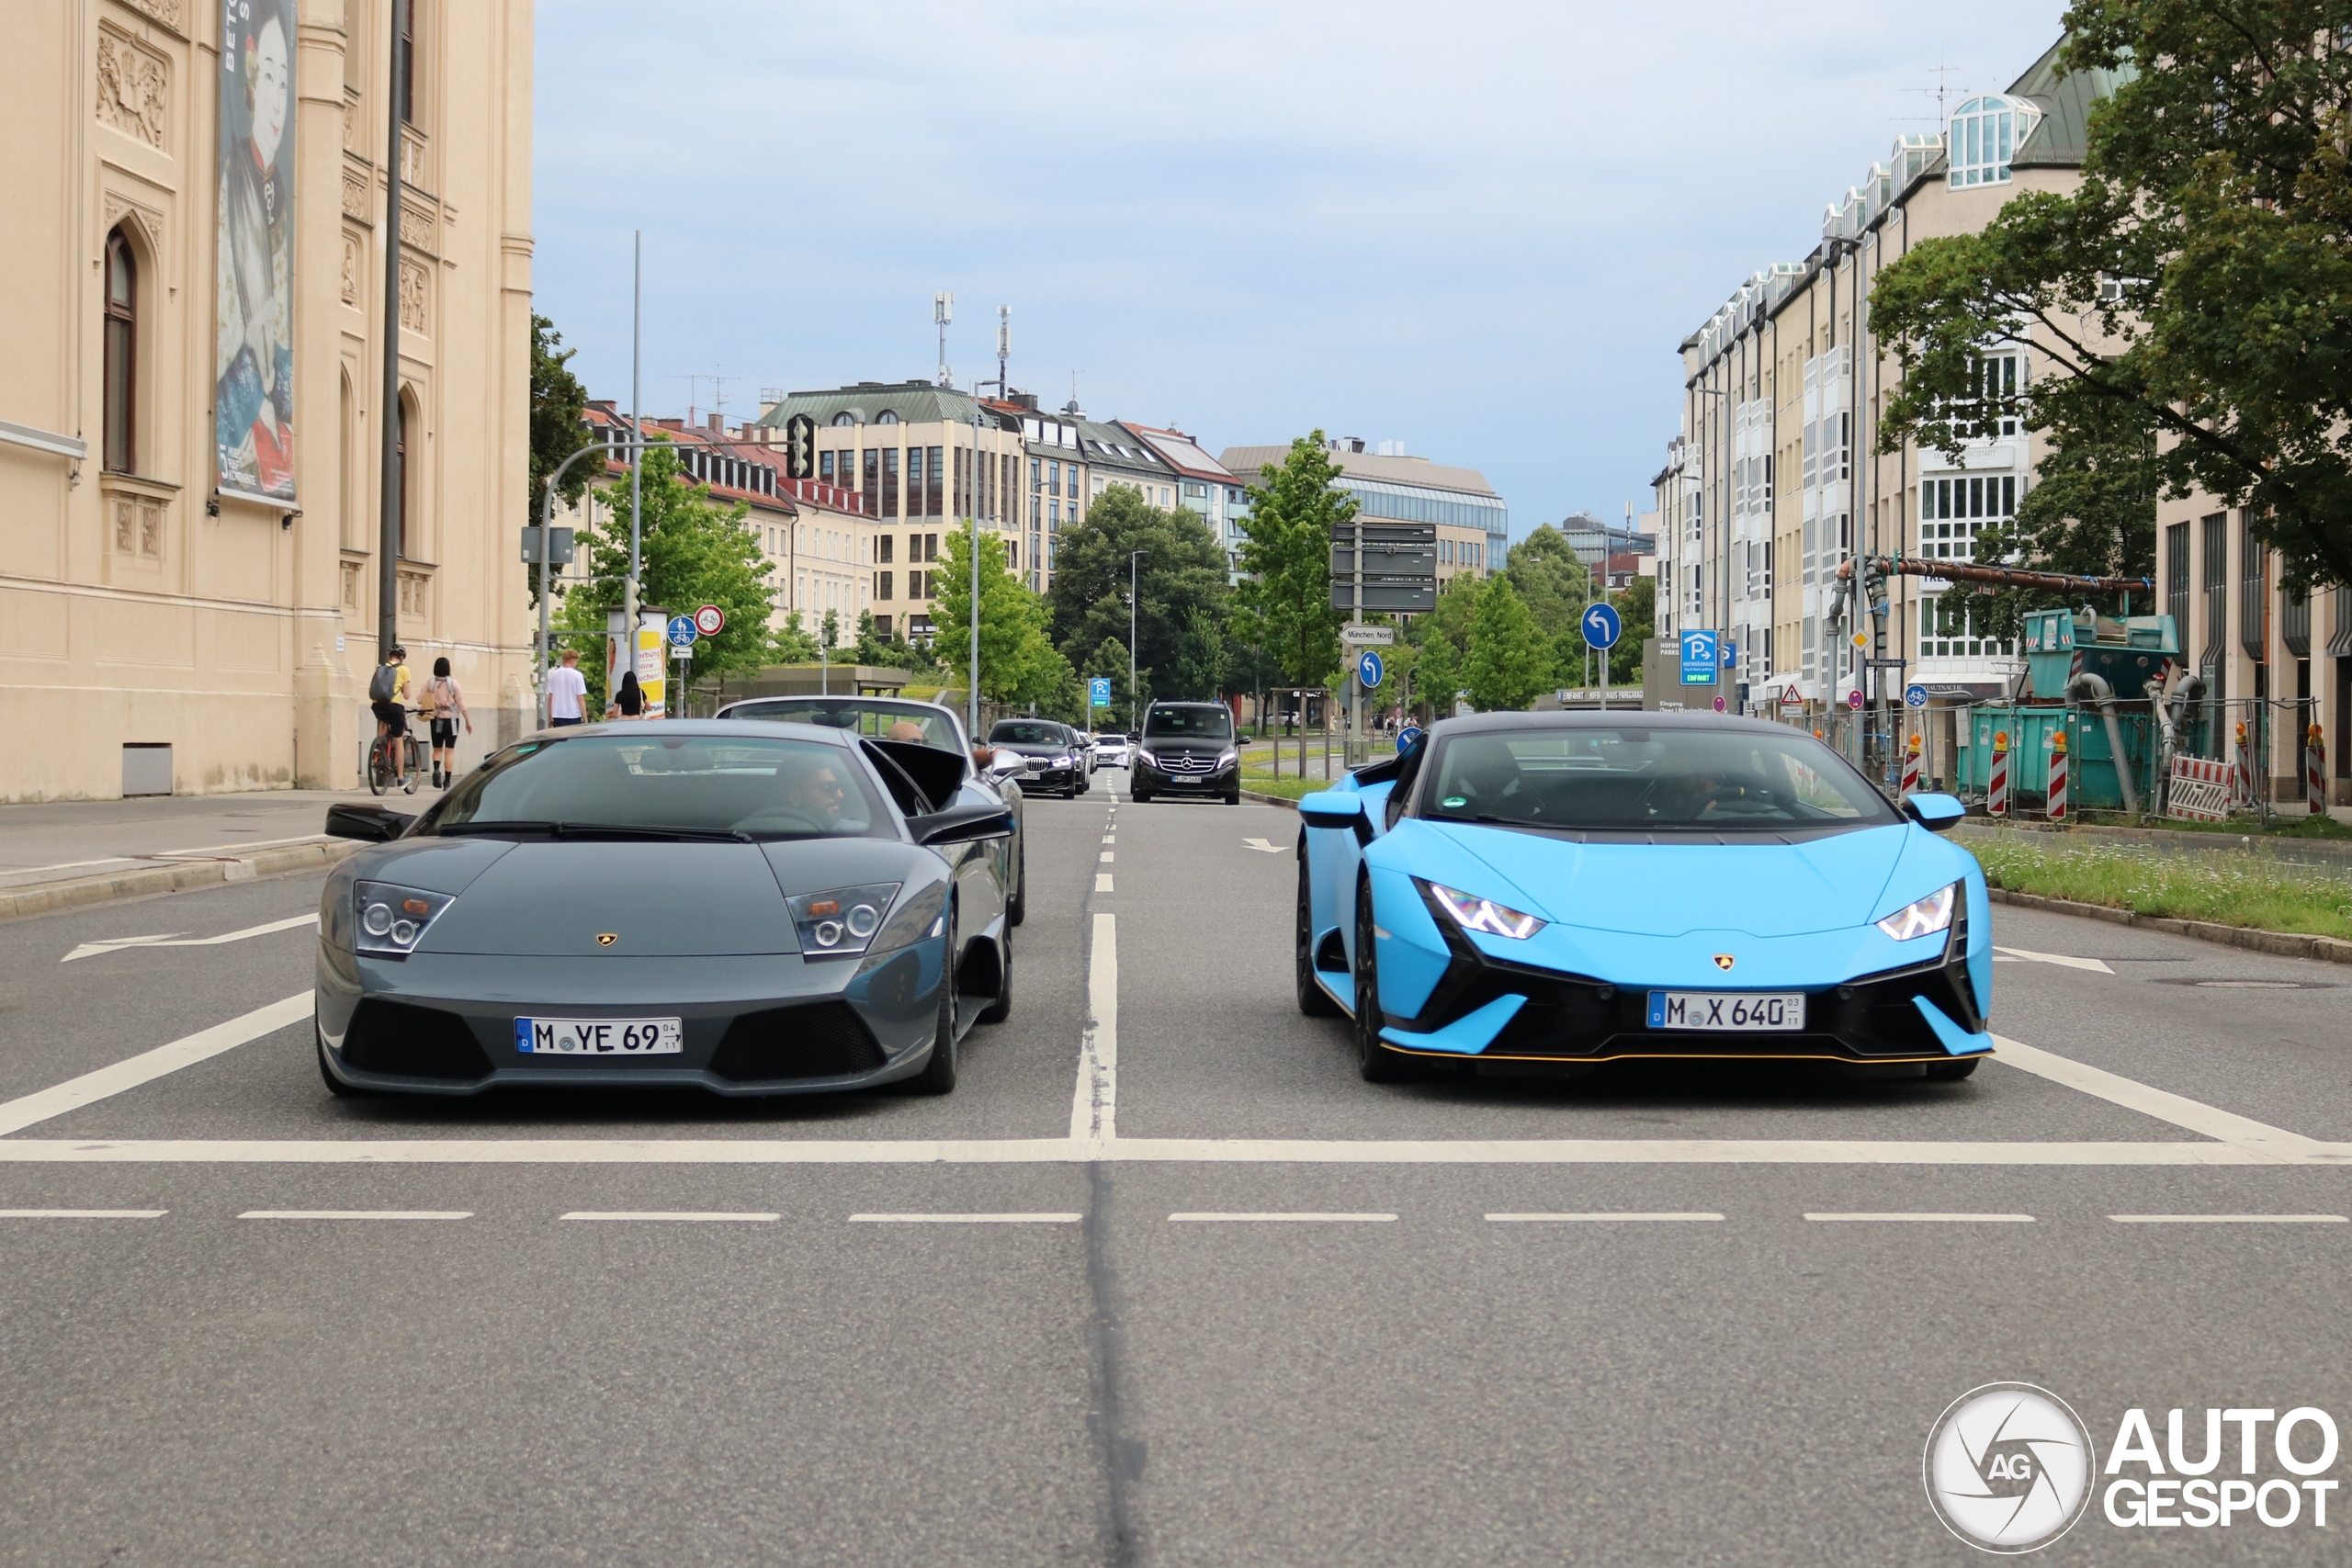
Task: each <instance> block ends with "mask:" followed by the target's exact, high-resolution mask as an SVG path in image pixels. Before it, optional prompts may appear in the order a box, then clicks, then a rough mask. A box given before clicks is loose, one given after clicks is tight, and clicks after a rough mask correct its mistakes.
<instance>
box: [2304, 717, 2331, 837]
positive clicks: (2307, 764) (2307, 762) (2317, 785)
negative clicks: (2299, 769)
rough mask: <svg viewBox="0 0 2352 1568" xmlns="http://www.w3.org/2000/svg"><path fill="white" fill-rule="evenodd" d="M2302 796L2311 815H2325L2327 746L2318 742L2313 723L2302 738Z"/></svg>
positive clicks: (2318, 735)
mask: <svg viewBox="0 0 2352 1568" xmlns="http://www.w3.org/2000/svg"><path fill="white" fill-rule="evenodd" d="M2303 739H2304V745H2303V797H2304V799H2305V800H2306V801H2308V802H2309V803H2310V806H2311V808H2312V816H2314V817H2324V816H2326V815H2327V748H2326V747H2324V746H2323V745H2322V744H2321V743H2320V732H2319V726H2318V725H2316V724H2314V725H2312V727H2311V730H2310V732H2309V733H2308V734H2306V735H2305V736H2304V738H2303Z"/></svg>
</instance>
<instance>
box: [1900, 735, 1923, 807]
mask: <svg viewBox="0 0 2352 1568" xmlns="http://www.w3.org/2000/svg"><path fill="white" fill-rule="evenodd" d="M1918 788H1919V738H1918V737H1917V735H1914V736H1913V737H1911V740H1910V744H1908V745H1906V746H1905V747H1904V749H1903V793H1904V794H1905V795H1915V794H1917V792H1918Z"/></svg>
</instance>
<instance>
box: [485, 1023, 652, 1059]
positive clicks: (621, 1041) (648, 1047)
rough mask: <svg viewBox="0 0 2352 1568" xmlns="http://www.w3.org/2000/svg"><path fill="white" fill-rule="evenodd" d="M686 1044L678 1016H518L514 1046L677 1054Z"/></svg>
mask: <svg viewBox="0 0 2352 1568" xmlns="http://www.w3.org/2000/svg"><path fill="white" fill-rule="evenodd" d="M685 1048H686V1036H685V1031H684V1028H683V1027H682V1026H681V1025H680V1023H679V1021H678V1020H676V1019H674V1018H518V1019H516V1020H515V1049H516V1050H517V1051H527V1052H529V1053H531V1054H532V1055H537V1056H674V1055H678V1054H680V1053H681V1052H683V1051H684V1050H685Z"/></svg>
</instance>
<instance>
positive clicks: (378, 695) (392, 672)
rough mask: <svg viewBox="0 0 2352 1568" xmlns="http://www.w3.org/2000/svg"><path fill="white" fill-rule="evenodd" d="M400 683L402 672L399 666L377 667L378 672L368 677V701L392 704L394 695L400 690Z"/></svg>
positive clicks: (384, 665)
mask: <svg viewBox="0 0 2352 1568" xmlns="http://www.w3.org/2000/svg"><path fill="white" fill-rule="evenodd" d="M400 682H401V672H400V668H399V666H397V665H392V664H379V665H377V666H376V672H375V673H374V674H373V675H370V676H368V701H369V702H371V703H388V702H390V701H391V700H392V694H393V693H395V692H397V691H399V690H400Z"/></svg>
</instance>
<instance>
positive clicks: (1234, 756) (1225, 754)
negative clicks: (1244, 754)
mask: <svg viewBox="0 0 2352 1568" xmlns="http://www.w3.org/2000/svg"><path fill="white" fill-rule="evenodd" d="M1238 761H1241V753H1240V752H1238V751H1237V750H1234V749H1233V748H1232V747H1230V746H1228V747H1227V748H1226V749H1225V750H1222V751H1219V752H1218V753H1217V754H1216V765H1217V766H1218V767H1220V768H1229V767H1231V766H1233V764H1234V763H1236V762H1238Z"/></svg>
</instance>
